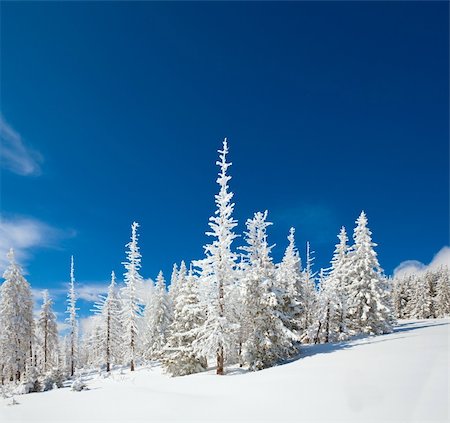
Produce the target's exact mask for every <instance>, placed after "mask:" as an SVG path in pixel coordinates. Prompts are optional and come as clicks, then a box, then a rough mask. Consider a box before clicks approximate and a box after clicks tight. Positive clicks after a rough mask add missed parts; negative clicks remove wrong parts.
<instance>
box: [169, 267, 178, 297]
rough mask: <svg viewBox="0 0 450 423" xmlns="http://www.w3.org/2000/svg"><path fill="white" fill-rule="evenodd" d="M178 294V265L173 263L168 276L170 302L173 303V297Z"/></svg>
mask: <svg viewBox="0 0 450 423" xmlns="http://www.w3.org/2000/svg"><path fill="white" fill-rule="evenodd" d="M177 295H178V266H177V264H176V263H174V264H173V270H172V276H171V277H170V285H169V298H170V301H171V302H172V304H174V303H175V298H176V297H177Z"/></svg>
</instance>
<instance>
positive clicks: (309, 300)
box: [300, 242, 317, 341]
mask: <svg viewBox="0 0 450 423" xmlns="http://www.w3.org/2000/svg"><path fill="white" fill-rule="evenodd" d="M313 254H314V251H311V247H310V244H309V242H307V243H306V267H305V269H304V270H303V278H302V284H301V286H300V298H301V304H300V305H301V308H302V314H303V315H302V322H301V327H302V330H303V335H302V341H304V340H306V341H309V337H308V332H309V328H310V326H311V325H312V324H313V322H314V320H315V317H316V316H315V310H316V303H317V289H316V275H317V272H314V271H313V268H312V267H313V263H314V257H313Z"/></svg>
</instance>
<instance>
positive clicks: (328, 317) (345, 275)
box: [321, 227, 349, 342]
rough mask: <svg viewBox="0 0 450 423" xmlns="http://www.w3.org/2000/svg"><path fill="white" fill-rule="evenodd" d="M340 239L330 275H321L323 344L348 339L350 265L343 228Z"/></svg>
mask: <svg viewBox="0 0 450 423" xmlns="http://www.w3.org/2000/svg"><path fill="white" fill-rule="evenodd" d="M338 239H339V243H338V244H336V246H335V250H334V254H333V258H332V259H331V267H330V269H329V271H328V274H327V276H326V277H325V274H324V271H322V273H321V297H322V301H321V302H322V306H323V311H324V312H322V318H324V319H325V321H324V324H323V325H322V330H324V333H323V342H335V341H340V340H344V339H346V338H347V337H348V322H347V307H348V304H347V303H348V298H347V297H348V293H347V287H348V284H349V263H348V256H347V253H348V245H347V241H348V237H347V232H346V230H345V228H344V227H342V228H341V231H340V233H339V235H338ZM322 285H323V286H322Z"/></svg>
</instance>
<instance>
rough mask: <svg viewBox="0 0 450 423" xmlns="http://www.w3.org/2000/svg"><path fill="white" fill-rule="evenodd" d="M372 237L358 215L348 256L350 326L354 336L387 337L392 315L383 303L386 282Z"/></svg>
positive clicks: (386, 292)
mask: <svg viewBox="0 0 450 423" xmlns="http://www.w3.org/2000/svg"><path fill="white" fill-rule="evenodd" d="M371 235H372V233H371V232H370V230H369V228H368V227H367V217H366V215H365V213H364V212H361V215H360V216H359V218H358V219H357V221H356V228H355V231H354V234H353V240H354V245H353V247H352V248H351V251H350V252H349V267H350V269H351V270H350V273H349V280H350V282H349V287H348V290H349V291H348V294H349V304H348V318H349V320H350V321H349V325H350V326H351V330H352V331H353V332H354V333H368V334H382V333H389V332H392V326H391V322H392V311H391V309H390V308H389V306H388V304H387V301H386V297H387V295H388V291H387V289H386V282H385V279H384V277H383V275H382V270H381V268H380V265H379V263H378V259H377V254H376V253H375V251H374V247H375V246H376V244H375V243H374V242H372V238H371Z"/></svg>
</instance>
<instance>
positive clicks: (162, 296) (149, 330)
mask: <svg viewBox="0 0 450 423" xmlns="http://www.w3.org/2000/svg"><path fill="white" fill-rule="evenodd" d="M179 289H180V287H178V290H179ZM177 296H178V294H177ZM171 320H172V319H171V309H170V303H169V298H168V294H167V291H166V282H165V280H164V276H163V273H162V271H161V272H159V274H158V276H157V278H156V285H155V289H154V290H153V295H152V297H151V299H150V303H149V304H148V305H147V307H146V310H145V312H144V321H145V326H146V328H145V334H144V336H145V341H144V358H146V359H150V360H155V359H158V358H161V355H162V353H163V348H164V346H165V344H166V337H167V330H168V327H169V325H170V322H171Z"/></svg>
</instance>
